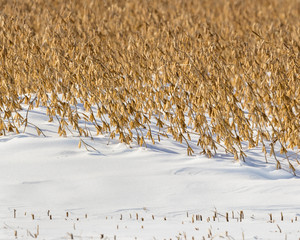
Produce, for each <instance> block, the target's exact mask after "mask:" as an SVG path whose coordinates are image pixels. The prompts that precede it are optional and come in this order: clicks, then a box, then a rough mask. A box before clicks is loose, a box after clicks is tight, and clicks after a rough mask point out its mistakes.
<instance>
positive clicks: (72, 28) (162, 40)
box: [0, 0, 300, 171]
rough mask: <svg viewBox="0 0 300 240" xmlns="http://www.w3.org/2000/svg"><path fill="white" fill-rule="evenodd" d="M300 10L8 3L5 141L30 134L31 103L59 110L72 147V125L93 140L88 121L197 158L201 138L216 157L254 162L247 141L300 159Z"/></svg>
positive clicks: (3, 12)
mask: <svg viewBox="0 0 300 240" xmlns="http://www.w3.org/2000/svg"><path fill="white" fill-rule="evenodd" d="M299 8H300V6H299V1H298V0H289V1H280V0H278V1H277V0H269V1H261V0H255V1H252V0H246V1H239V0H236V1H235V0H230V1H227V0H226V1H225V0H219V1H211V0H202V1H196V0H191V1H184V0H173V1H171V0H164V1H161V0H160V1H158V0H153V1H147V0H142V1H139V0H133V1H111V0H107V1H93V0H77V1H71V0H67V1H63V0H55V1H42V0H22V1H21V0H14V1H3V0H1V1H0V36H1V37H0V54H1V61H0V62H1V65H0V81H1V82H0V83H1V85H0V113H1V115H0V134H1V135H5V134H6V133H7V132H17V133H18V132H19V130H18V129H19V128H20V127H21V126H24V125H26V124H28V122H29V120H28V118H27V116H26V117H24V116H21V115H20V114H19V113H18V112H19V111H20V110H21V109H22V106H21V104H26V105H28V106H29V110H30V109H33V108H35V107H38V106H45V107H47V114H48V115H49V119H50V121H51V120H53V118H57V119H59V122H60V125H59V129H58V133H59V135H62V136H64V135H66V128H67V127H68V126H73V128H74V129H75V130H76V131H78V133H79V134H80V135H82V136H88V135H89V133H88V131H86V130H85V129H84V128H81V127H80V126H79V124H78V120H79V118H80V117H83V118H85V119H86V120H87V121H89V122H92V123H93V124H94V126H95V128H96V129H97V132H98V133H99V134H101V133H107V132H108V133H109V134H110V136H111V137H112V138H114V137H115V136H118V137H119V140H120V141H121V142H125V143H130V142H131V141H133V140H136V141H137V142H138V143H139V144H140V145H143V144H145V140H146V139H150V140H152V142H153V143H154V142H155V141H157V139H158V140H159V138H160V136H166V135H168V136H172V137H173V138H174V139H175V140H177V141H179V142H183V141H184V142H186V144H187V146H188V149H187V150H188V154H192V153H193V151H194V150H195V149H194V150H193V149H192V148H191V147H190V145H189V139H190V137H191V135H195V134H196V135H197V136H198V139H199V141H198V145H199V148H201V151H203V153H205V154H207V155H208V156H212V155H213V154H214V152H215V151H216V150H217V147H219V146H222V147H224V148H225V149H226V151H228V152H230V153H232V154H233V155H234V157H235V158H236V159H239V158H244V155H245V154H244V152H243V148H242V144H241V143H242V142H247V143H248V144H249V147H250V148H251V147H256V146H258V145H259V144H261V146H262V148H263V151H264V152H266V146H265V144H266V142H268V143H271V145H270V146H271V155H274V157H275V158H276V156H275V154H274V148H273V146H274V144H276V143H277V144H278V143H279V144H280V145H281V148H282V149H281V152H282V153H286V152H287V150H288V149H295V148H296V149H299V147H300V139H299V135H300V132H299V131H300V121H299V119H300V80H299V74H300V68H299V65H300V41H299V36H300V18H299ZM270 74H271V75H270ZM79 102H80V103H82V104H83V105H84V108H85V110H86V112H87V113H86V115H85V116H82V115H81V116H80V115H79V113H78V112H77V108H76V106H77V104H78V103H79ZM92 106H94V107H96V110H95V111H93V109H92ZM153 119H155V121H156V122H157V126H158V127H159V133H158V135H156V136H154V135H153V134H152V131H151V130H152V129H151V127H150V121H151V120H153ZM142 129H147V130H148V133H147V134H145V135H144V134H143V131H141V130H142ZM37 131H38V133H39V134H40V133H41V132H40V130H39V128H38V127H37ZM297 151H298V150H297ZM287 160H288V161H289V159H288V157H287ZM276 161H277V164H278V168H280V162H279V161H278V160H276ZM289 165H290V167H291V169H292V170H293V171H295V170H294V167H293V166H292V164H291V163H289Z"/></svg>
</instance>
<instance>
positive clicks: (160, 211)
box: [0, 108, 300, 240]
mask: <svg viewBox="0 0 300 240" xmlns="http://www.w3.org/2000/svg"><path fill="white" fill-rule="evenodd" d="M29 115H30V121H31V122H32V123H34V124H36V125H38V126H39V127H41V129H42V130H43V132H44V133H45V135H46V136H47V137H43V136H37V134H36V133H35V131H34V128H32V127H30V126H29V127H28V128H27V131H26V132H25V133H21V134H19V135H9V136H5V137H1V138H0V152H1V155H0V239H4V240H6V239H31V238H34V237H37V239H101V238H102V239H300V187H299V183H300V182H299V178H298V177H296V176H293V174H292V173H291V172H290V171H289V170H288V169H281V170H276V165H275V163H274V161H272V160H270V161H269V163H266V162H265V158H264V155H263V154H262V153H261V150H260V149H251V150H247V151H246V154H247V155H248V156H247V158H246V162H237V161H234V159H233V157H232V156H231V155H230V154H226V153H225V152H222V150H221V149H220V152H219V153H218V154H217V155H216V156H215V157H214V158H207V157H206V156H204V155H200V154H199V151H200V150H199V151H198V153H197V151H195V154H194V155H193V156H187V154H186V146H184V145H182V144H180V143H177V142H175V141H173V140H172V139H162V140H161V142H159V143H156V144H155V145H152V144H148V147H147V148H144V147H139V146H136V145H135V144H132V145H131V146H127V145H124V144H120V143H119V142H118V141H117V140H109V138H108V137H107V136H96V137H94V139H93V140H92V139H90V138H83V140H84V141H85V142H86V143H88V144H90V145H91V146H93V147H94V148H95V149H97V150H98V152H96V151H94V150H92V149H90V150H91V151H87V150H86V149H85V148H84V147H83V146H82V147H81V148H80V149H79V148H78V142H79V138H78V137H77V136H69V137H66V138H64V137H58V136H57V134H56V133H55V131H57V130H56V129H57V125H56V123H55V122H52V123H49V122H47V116H46V115H45V109H43V108H38V109H35V110H33V111H30V113H29ZM196 150H197V149H196ZM297 171H299V168H297ZM241 211H243V214H244V218H243V219H240V215H241ZM226 213H228V216H229V217H228V221H227V220H226ZM270 214H271V215H270ZM200 216H201V218H202V220H200ZM50 217H51V218H52V219H50ZM282 217H283V219H281V218H282ZM271 218H272V219H271Z"/></svg>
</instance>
